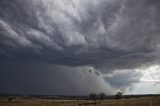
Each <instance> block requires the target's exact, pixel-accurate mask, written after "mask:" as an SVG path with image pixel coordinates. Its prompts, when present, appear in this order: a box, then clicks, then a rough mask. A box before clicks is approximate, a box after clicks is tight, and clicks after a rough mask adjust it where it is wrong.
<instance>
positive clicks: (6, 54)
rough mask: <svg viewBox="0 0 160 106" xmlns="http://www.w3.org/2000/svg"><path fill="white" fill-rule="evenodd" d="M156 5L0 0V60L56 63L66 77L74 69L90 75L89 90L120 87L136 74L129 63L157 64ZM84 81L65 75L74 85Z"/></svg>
mask: <svg viewBox="0 0 160 106" xmlns="http://www.w3.org/2000/svg"><path fill="white" fill-rule="evenodd" d="M159 7H160V1H158V0H152V1H151V0H141V1H140V0H61V1H60V0H45V1H44V0H0V62H2V64H4V63H5V62H4V61H9V62H12V61H13V62H15V63H16V62H17V63H18V62H31V63H32V62H37V63H40V64H41V63H43V64H48V65H49V64H50V65H60V66H61V67H65V68H64V70H65V69H66V67H69V69H68V70H72V71H71V72H70V73H69V74H68V77H67V78H70V77H71V76H74V75H73V74H71V73H72V72H73V70H77V71H78V70H80V72H77V73H75V76H76V75H77V74H78V75H80V76H84V77H85V78H87V76H90V77H89V78H90V79H92V80H93V79H96V80H95V83H94V84H93V86H101V87H100V88H96V91H95V92H98V91H100V90H104V89H103V88H107V89H106V90H107V91H106V90H104V91H106V92H109V91H108V90H111V89H112V88H115V89H125V88H126V87H128V86H130V85H131V84H133V83H136V82H139V81H140V79H141V77H142V75H141V74H142V73H143V72H137V71H134V69H138V68H141V67H143V66H152V65H155V64H158V65H159V62H160V61H159V59H160V56H159V53H160V20H159V19H160V15H159V14H160V10H159ZM2 64H1V65H2ZM27 64H28V63H27ZM2 66H3V65H2ZM17 67H18V66H17ZM31 67H34V66H33V65H32V66H31ZM79 67H81V68H79ZM2 69H3V68H2ZM57 69H58V70H62V68H57ZM9 70H11V69H9ZM31 70H32V69H31ZM82 70H88V71H87V74H86V75H85V73H86V71H82ZM29 73H30V72H29ZM73 73H74V72H73ZM123 76H125V77H123ZM135 76H136V77H135ZM135 78H136V79H135ZM74 79H76V78H74ZM79 79H81V77H79ZM119 79H121V80H119ZM125 79H126V80H125ZM81 80H82V79H81ZM87 80H88V79H87ZM105 81H106V82H105ZM119 81H120V82H119ZM84 82H85V81H83V82H78V80H76V81H75V82H74V81H71V83H72V84H75V86H77V89H78V87H79V86H78V85H76V84H79V83H80V84H79V85H81V84H82V85H83V87H84V88H85V86H84V85H87V84H86V83H85V84H83V83H84ZM104 82H105V83H106V84H105V83H104ZM98 83H100V84H99V85H98ZM66 86H67V85H66ZM102 86H103V88H102ZM81 87H82V86H81ZM81 87H80V88H79V89H81V90H79V92H81V91H83V90H84V89H83V87H82V88H81ZM91 88H94V87H91ZM82 89H83V90H82ZM85 89H86V90H88V91H86V92H89V90H90V88H85ZM66 92H67V91H66ZM93 92H94V91H93ZM83 93H84V92H83ZM109 93H111V92H109ZM112 93H113V92H112Z"/></svg>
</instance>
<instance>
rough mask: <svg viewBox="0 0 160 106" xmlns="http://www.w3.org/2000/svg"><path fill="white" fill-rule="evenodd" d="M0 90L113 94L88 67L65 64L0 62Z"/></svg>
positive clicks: (62, 93)
mask: <svg viewBox="0 0 160 106" xmlns="http://www.w3.org/2000/svg"><path fill="white" fill-rule="evenodd" d="M0 70H1V71H0V73H1V74H0V85H1V86H0V92H5V93H16V94H41V95H42V94H44V95H87V94H89V93H91V92H94V93H97V94H98V93H99V92H106V93H107V94H112V92H113V89H111V87H110V85H109V84H107V83H106V82H105V80H104V79H103V78H102V77H100V76H97V75H96V74H95V73H90V72H88V70H92V71H96V70H95V69H93V68H91V67H67V66H57V65H48V64H44V63H35V62H32V63H30V62H20V63H18V62H11V61H10V62H8V61H5V62H0Z"/></svg>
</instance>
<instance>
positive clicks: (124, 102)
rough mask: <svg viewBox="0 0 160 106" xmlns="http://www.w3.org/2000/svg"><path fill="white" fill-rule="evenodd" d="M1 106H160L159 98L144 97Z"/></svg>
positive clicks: (1, 101) (1, 104) (3, 103)
mask: <svg viewBox="0 0 160 106" xmlns="http://www.w3.org/2000/svg"><path fill="white" fill-rule="evenodd" d="M0 106H160V98H159V97H142V98H131V99H119V100H97V101H96V103H95V101H91V100H48V99H38V98H32V99H22V98H16V99H13V100H12V101H8V99H7V98H0Z"/></svg>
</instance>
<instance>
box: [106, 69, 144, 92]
mask: <svg viewBox="0 0 160 106" xmlns="http://www.w3.org/2000/svg"><path fill="white" fill-rule="evenodd" d="M141 77H142V73H140V72H136V71H134V70H116V71H114V72H113V73H110V74H106V75H105V79H106V81H107V82H108V83H109V84H111V85H112V86H113V87H114V88H116V89H120V90H125V89H126V88H128V87H132V85H133V84H134V83H137V82H139V81H140V78H141Z"/></svg>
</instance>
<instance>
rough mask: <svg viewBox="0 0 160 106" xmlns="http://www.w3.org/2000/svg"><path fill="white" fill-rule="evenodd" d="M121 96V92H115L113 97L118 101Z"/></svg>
mask: <svg viewBox="0 0 160 106" xmlns="http://www.w3.org/2000/svg"><path fill="white" fill-rule="evenodd" d="M122 94H123V93H122V92H117V93H116V95H115V97H116V99H120V98H121V97H122Z"/></svg>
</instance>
